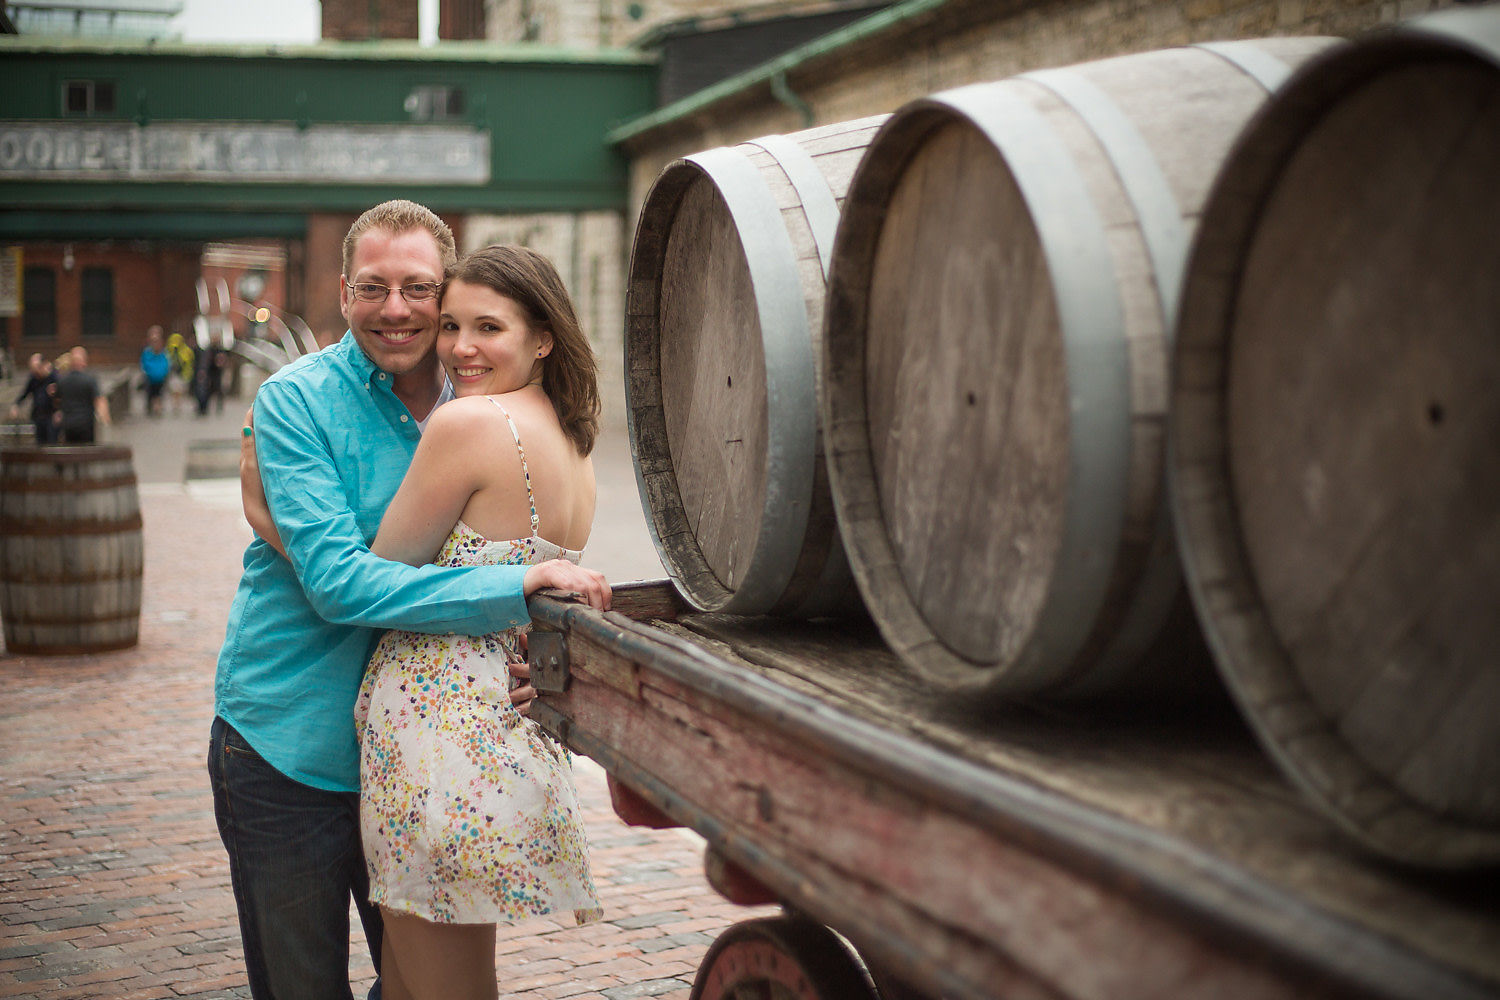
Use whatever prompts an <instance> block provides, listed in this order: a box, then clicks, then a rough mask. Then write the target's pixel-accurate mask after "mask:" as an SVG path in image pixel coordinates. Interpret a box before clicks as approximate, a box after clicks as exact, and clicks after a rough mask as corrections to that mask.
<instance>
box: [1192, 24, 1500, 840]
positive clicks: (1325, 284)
mask: <svg viewBox="0 0 1500 1000" xmlns="http://www.w3.org/2000/svg"><path fill="white" fill-rule="evenodd" d="M1497 178H1500V10H1497V9H1496V8H1493V7H1492V8H1489V9H1472V10H1455V11H1452V12H1448V13H1445V14H1442V15H1434V16H1433V17H1431V18H1428V19H1422V20H1419V21H1415V22H1411V23H1410V24H1409V25H1406V26H1403V27H1401V28H1399V29H1397V30H1395V31H1393V32H1389V33H1386V34H1384V35H1372V36H1370V37H1368V38H1366V39H1363V40H1361V41H1360V42H1358V43H1356V44H1355V45H1352V46H1350V47H1348V48H1345V49H1342V50H1339V51H1336V52H1331V53H1329V54H1328V55H1327V57H1326V58H1323V59H1319V60H1317V61H1316V62H1315V63H1312V64H1310V65H1308V66H1307V67H1306V68H1305V69H1304V70H1303V71H1302V72H1300V73H1299V74H1297V76H1296V77H1295V78H1294V79H1293V80H1292V81H1291V82H1289V84H1288V85H1287V87H1286V88H1285V90H1284V91H1283V92H1281V93H1280V94H1278V95H1277V98H1276V100H1275V101H1274V102H1273V103H1272V104H1271V105H1270V106H1269V107H1268V108H1267V109H1266V112H1265V113H1264V114H1263V115H1261V116H1259V117H1258V118H1257V119H1256V121H1255V123H1254V124H1253V126H1252V127H1251V128H1249V129H1247V130H1246V132H1245V134H1244V136H1243V137H1242V139H1241V140H1240V142H1239V143H1238V144H1237V146H1236V148H1235V150H1234V152H1233V153H1232V155H1231V156H1230V157H1229V159H1228V161H1227V162H1226V164H1225V167H1224V170H1223V173H1222V175H1221V176H1220V178H1219V179H1218V182H1217V183H1216V185H1215V187H1214V190H1213V193H1212V196H1211V197H1210V199H1209V200H1208V203H1207V205H1206V207H1205V211H1204V214H1203V220H1202V223H1201V228H1200V232H1199V234H1198V239H1197V242H1196V244H1195V246H1194V248H1193V254H1192V257H1191V259H1190V264H1189V269H1188V275H1187V279H1186V281H1185V283H1184V294H1183V299H1182V316H1181V324H1180V327H1179V335H1178V340H1177V344H1176V349H1175V357H1174V375H1175V387H1174V391H1173V406H1172V427H1171V430H1172V439H1173V454H1172V472H1173V475H1172V500H1173V508H1174V512H1175V514H1176V519H1177V525H1178V531H1179V537H1180V545H1181V548H1182V556H1183V563H1184V565H1185V567H1186V570H1187V578H1188V581H1189V586H1190V589H1191V591H1192V594H1193V598H1194V602H1195V604H1196V605H1197V607H1198V609H1199V616H1200V618H1201V620H1202V622H1203V627H1204V629H1205V631H1206V633H1207V634H1208V637H1209V640H1210V643H1211V645H1212V647H1213V649H1214V653H1215V658H1216V660H1217V662H1218V664H1219V667H1220V671H1221V673H1223V675H1224V676H1225V678H1226V679H1227V681H1228V683H1229V686H1230V687H1231V689H1232V690H1233V692H1234V694H1235V696H1236V698H1237V700H1238V701H1239V702H1240V704H1241V707H1242V709H1243V711H1244V714H1245V715H1246V716H1247V717H1248V718H1249V719H1250V721H1251V723H1252V724H1253V726H1254V727H1255V729H1256V730H1257V732H1258V733H1259V736H1260V737H1261V739H1262V742H1264V743H1265V745H1266V746H1267V747H1268V748H1269V749H1270V751H1271V753H1272V755H1273V756H1274V757H1275V758H1276V759H1277V760H1278V761H1279V763H1280V764H1281V766H1282V767H1283V769H1284V770H1285V771H1286V772H1287V773H1288V774H1289V775H1290V776H1291V777H1292V779H1293V780H1294V781H1295V782H1296V783H1297V784H1298V785H1299V786H1300V787H1301V788H1302V789H1303V790H1304V791H1305V792H1306V793H1307V794H1308V795H1309V796H1310V797H1311V798H1312V800H1313V801H1315V802H1317V803H1319V804H1320V805H1321V806H1322V807H1323V808H1324V809H1325V810H1326V811H1327V812H1328V813H1329V814H1330V815H1331V816H1333V817H1334V818H1335V819H1336V820H1337V821H1338V822H1339V823H1341V824H1342V825H1343V826H1344V827H1346V828H1347V829H1348V830H1350V831H1352V832H1353V833H1354V834H1356V835H1357V836H1358V837H1359V838H1360V839H1361V840H1362V841H1363V842H1364V843H1366V844H1368V845H1370V846H1372V847H1374V848H1376V849H1378V850H1380V851H1383V852H1385V853H1388V854H1390V855H1393V856H1395V857H1398V858H1401V859H1404V860H1406V861H1410V862H1417V863H1424V864H1432V865H1455V866H1457V865H1465V864H1470V863H1494V862H1495V861H1497V860H1500V723H1497V720H1500V659H1497V656H1500V615H1497V614H1496V603H1497V600H1500V460H1497V459H1500V451H1497V444H1500V392H1497V390H1496V386H1500V336H1497V331H1500V292H1497V291H1496V289H1497V288H1500V278H1497V273H1500V272H1497V264H1500V254H1497V252H1496V249H1495V246H1496V242H1495V241H1496V236H1495V234H1496V232H1497V231H1500V183H1497Z"/></svg>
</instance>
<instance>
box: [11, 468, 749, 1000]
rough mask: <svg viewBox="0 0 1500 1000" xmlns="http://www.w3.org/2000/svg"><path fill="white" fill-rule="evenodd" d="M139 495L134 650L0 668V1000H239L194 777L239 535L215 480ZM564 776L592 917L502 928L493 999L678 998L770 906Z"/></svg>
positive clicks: (223, 884) (678, 841)
mask: <svg viewBox="0 0 1500 1000" xmlns="http://www.w3.org/2000/svg"><path fill="white" fill-rule="evenodd" d="M141 492H142V508H143V517H144V521H145V527H144V535H145V544H146V578H145V596H144V599H143V602H142V604H143V606H142V615H141V641H140V645H139V646H137V647H136V648H134V649H131V650H127V651H124V652H120V653H112V654H105V655H98V656H91V657H20V656H12V655H9V654H6V655H4V656H3V657H0V997H37V998H46V1000H64V998H94V997H99V998H104V997H108V998H119V1000H127V998H139V1000H147V998H165V997H197V998H209V997H248V996H249V990H248V988H247V987H246V986H245V974H244V968H243V964H242V960H241V951H240V944H239V936H238V931H237V928H236V923H235V917H234V902H233V898H232V896H231V893H230V888H229V873H228V870H227V867H226V862H225V858H224V854H223V849H222V847H221V845H220V843H219V839H218V834H217V831H216V829H215V825H214V819H213V806H212V802H211V799H210V795H209V790H208V780H207V775H206V772H205V766H204V758H205V754H206V750H207V740H208V726H209V721H210V718H211V714H212V684H213V672H214V662H215V658H216V656H217V652H218V647H219V644H220V642H221V640H222V638H223V630H224V620H225V615H226V613H227V610H228V606H229V600H230V596H231V595H232V593H233V590H234V586H235V582H236V580H237V579H238V575H239V558H240V554H241V552H242V550H243V548H244V545H245V543H246V542H247V541H248V539H249V529H248V528H246V527H245V526H244V523H243V521H242V519H241V517H240V515H239V512H238V507H237V499H236V497H235V496H234V495H233V494H232V492H230V491H228V490H227V489H225V488H224V486H222V485H220V484H201V485H197V486H189V487H185V486H183V485H181V484H180V483H158V484H150V483H147V484H144V485H143V486H142V489H141ZM578 772H579V774H578V777H579V786H580V793H581V798H582V802H583V806H584V809H585V812H586V814H587V819H588V825H589V836H590V841H591V843H592V846H593V861H594V873H595V877H596V879H597V881H598V883H599V888H600V891H601V893H602V895H603V899H604V905H605V909H606V913H605V920H604V922H603V923H600V924H595V925H591V926H588V927H584V928H576V927H564V926H562V925H560V924H557V923H551V922H547V921H537V922H532V923H529V924H525V925H520V926H517V927H513V928H502V929H501V932H500V940H499V943H498V946H497V952H498V957H499V967H500V969H501V977H500V987H501V993H502V995H505V996H512V997H526V998H536V1000H557V998H565V997H571V998H575V1000H599V998H610V1000H626V998H631V997H646V996H661V997H679V998H685V997H686V996H687V995H688V990H689V987H690V985H691V983H692V979H693V975H694V971H695V970H696V968H697V965H698V962H699V961H700V960H701V958H702V956H703V953H704V952H705V950H706V949H707V948H708V945H709V944H710V942H711V941H712V939H713V938H714V936H715V935H716V934H717V933H718V932H719V931H720V930H721V929H722V928H724V927H726V926H728V925H729V924H731V923H734V922H736V921H738V920H742V919H748V918H750V917H755V916H761V915H764V914H765V913H766V912H769V911H768V910H765V909H760V910H757V909H746V908H742V907H737V906H734V905H732V904H730V903H727V902H725V901H724V900H722V899H721V898H720V897H718V896H717V895H715V894H714V893H713V891H712V890H711V889H709V888H708V886H707V884H706V882H705V881H704V879H703V876H702V851H701V841H699V840H698V839H697V838H696V836H694V835H692V834H689V833H686V832H684V831H647V830H639V829H634V828H630V827H626V826H624V825H623V824H622V823H620V822H619V820H617V819H616V818H615V816H614V813H613V812H612V810H611V809H610V806H609V799H608V793H607V791H606V790H605V785H604V778H603V774H602V772H601V771H599V769H598V768H597V767H595V766H594V765H593V764H592V763H591V762H589V761H586V760H581V761H580V767H579V769H578ZM355 926H356V927H357V922H356V923H355ZM353 943H354V958H353V959H352V961H351V973H350V974H351V980H352V982H353V983H354V985H355V993H356V996H362V995H363V989H364V988H366V987H368V985H369V983H370V981H371V979H372V975H373V973H372V969H371V966H370V962H369V957H368V955H367V953H366V951H365V948H364V943H363V940H362V938H360V937H359V935H358V932H357V931H356V932H355V938H354V942H353Z"/></svg>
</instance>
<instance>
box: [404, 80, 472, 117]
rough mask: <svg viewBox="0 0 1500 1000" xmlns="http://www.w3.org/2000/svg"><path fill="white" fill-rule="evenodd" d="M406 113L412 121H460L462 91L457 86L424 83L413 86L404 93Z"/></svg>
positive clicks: (462, 108) (462, 112) (462, 113)
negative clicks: (409, 91) (408, 91)
mask: <svg viewBox="0 0 1500 1000" xmlns="http://www.w3.org/2000/svg"><path fill="white" fill-rule="evenodd" d="M406 113H407V114H409V115H411V120H412V121H414V122H452V121H461V120H462V119H463V116H464V92H463V91H462V90H460V89H459V88H458V87H448V86H444V85H442V84H424V85H423V86H420V87H413V88H412V91H411V93H410V94H407V95H406Z"/></svg>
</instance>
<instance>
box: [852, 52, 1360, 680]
mask: <svg viewBox="0 0 1500 1000" xmlns="http://www.w3.org/2000/svg"><path fill="white" fill-rule="evenodd" d="M1330 43H1331V40H1328V39H1287V40H1266V41H1264V42H1258V43H1244V44H1246V45H1248V46H1249V50H1250V51H1253V52H1255V53H1258V54H1259V55H1261V56H1264V57H1265V60H1263V61H1266V62H1269V63H1276V62H1288V63H1292V64H1295V63H1296V62H1298V61H1301V60H1303V59H1305V58H1307V57H1308V56H1309V55H1310V54H1311V53H1312V52H1314V51H1316V50H1318V49H1320V48H1323V47H1325V46H1327V45H1329V44H1330ZM1265 95H1266V91H1265V88H1264V86H1263V84H1262V82H1261V81H1260V80H1259V79H1257V78H1255V77H1253V76H1251V75H1250V74H1248V73H1245V72H1242V71H1241V69H1240V68H1239V67H1238V66H1237V65H1236V64H1235V63H1234V62H1233V61H1231V60H1227V59H1225V58H1224V56H1223V55H1222V54H1221V53H1219V52H1210V51H1205V50H1202V49H1197V48H1187V49H1181V50H1169V51H1166V52H1159V53H1149V54H1145V55H1141V56H1133V57H1122V58H1119V59H1112V60H1104V61H1101V62H1098V63H1090V64H1084V65H1083V66H1077V67H1070V68H1068V69H1066V70H1058V71H1046V72H1041V73H1036V74H1028V75H1027V76H1026V77H1023V78H1018V79H1015V80H1010V81H1002V82H1000V83H995V84H982V85H977V86H974V87H966V88H960V89H959V90H957V91H951V92H945V93H944V94H938V95H934V96H933V97H932V98H929V99H927V100H924V101H919V102H914V103H913V104H912V105H909V106H907V107H905V108H903V109H902V110H900V111H898V113H897V114H896V115H895V116H893V117H892V119H891V121H890V122H889V123H887V125H886V127H885V128H884V129H883V130H882V132H881V134H880V135H879V136H878V137H877V138H876V140H875V141H874V142H873V143H872V145H871V148H870V150H869V151H868V152H867V154H866V157H865V160H864V161H863V162H862V163H861V165H860V168H859V171H858V173H857V175H856V177H855V178H854V181H853V183H852V184H851V187H850V191H849V195H848V202H847V203H846V205H845V207H844V213H843V218H842V222H841V228H840V233H839V240H838V252H837V253H838V259H837V260H836V261H835V266H834V271H833V275H832V277H831V281H830V295H829V299H830V301H829V307H828V310H829V311H828V317H827V336H826V338H825V343H824V364H825V372H824V393H825V400H824V410H825V427H826V428H827V433H828V440H829V455H830V469H831V476H832V479H833V492H834V497H835V502H836V507H837V509H838V512H839V515H840V519H841V524H842V526H843V529H844V533H845V540H846V545H847V546H848V548H849V550H850V558H851V561H852V563H853V565H854V568H855V575H856V578H857V579H858V580H859V582H860V589H861V593H862V595H863V596H864V598H865V601H866V604H867V605H868V606H870V607H871V610H872V613H873V614H874V617H875V618H876V620H877V622H878V623H880V624H881V625H882V631H883V633H884V634H885V636H886V638H887V640H888V641H889V642H890V643H891V644H892V645H893V646H896V647H899V648H903V649H908V650H911V651H912V652H911V653H910V655H909V656H908V657H907V659H908V662H909V663H910V664H911V665H912V666H913V667H914V668H916V669H917V670H919V671H921V672H922V673H924V674H926V675H927V676H929V677H932V678H934V679H935V680H938V681H939V682H940V683H943V684H944V685H946V686H951V687H954V688H957V689H961V690H965V691H969V692H975V693H986V694H1005V693H1013V692H1036V691H1051V692H1054V693H1062V692H1066V693H1095V692H1098V691H1102V690H1118V689H1119V688H1120V687H1121V686H1123V685H1128V684H1130V683H1133V682H1136V681H1140V682H1141V683H1149V678H1147V677H1145V676H1144V675H1140V674H1139V673H1138V672H1133V671H1132V670H1131V667H1132V665H1133V663H1134V661H1135V659H1136V658H1137V657H1138V656H1139V654H1140V653H1141V652H1142V650H1144V648H1145V647H1146V645H1148V644H1149V642H1150V641H1151V639H1152V637H1153V636H1154V635H1155V633H1156V632H1157V631H1159V629H1160V627H1161V625H1162V623H1163V622H1164V621H1165V620H1166V617H1167V615H1168V613H1169V611H1170V609H1171V607H1172V606H1173V604H1174V603H1175V600H1176V596H1175V595H1176V594H1177V593H1178V592H1179V591H1180V577H1179V575H1178V568H1177V560H1176V557H1175V553H1174V552H1173V551H1172V547H1171V543H1172V536H1171V530H1170V524H1169V519H1168V517H1167V515H1166V511H1165V509H1164V493H1165V488H1164V485H1163V482H1162V476H1163V451H1164V442H1165V429H1164V428H1165V412H1166V405H1167V395H1168V394H1167V380H1166V358H1167V337H1168V330H1169V329H1170V327H1171V320H1172V315H1171V310H1172V306H1173V304H1174V302H1175V290H1176V289H1175V284H1176V278H1175V277H1174V275H1175V274H1177V273H1180V270H1181V261H1182V258H1183V256H1184V255H1185V252H1186V239H1187V235H1188V234H1189V233H1190V232H1191V228H1192V225H1193V223H1194V220H1195V218H1196V213H1197V210H1198V205H1199V204H1200V203H1201V201H1202V198H1203V195H1204V193H1205V192H1206V190H1207V188H1208V186H1209V184H1210V182H1211V179H1212V174H1213V170H1214V167H1215V166H1216V164H1217V162H1218V160H1219V159H1220V158H1221V157H1222V156H1223V154H1224V153H1225V152H1226V151H1227V150H1228V148H1229V145H1230V143H1231V141H1232V139H1233V137H1234V135H1235V132H1236V130H1237V128H1238V127H1239V126H1240V124H1242V123H1243V121H1244V120H1245V119H1246V118H1248V117H1249V115H1250V114H1251V113H1253V112H1254V110H1255V109H1256V108H1257V107H1259V106H1260V104H1261V103H1262V102H1263V101H1264V99H1265ZM1028 130H1029V131H1028ZM966 185H967V186H966ZM923 209H932V211H930V212H924V211H923ZM936 219H941V221H940V222H939V221H934V220H936ZM1086 244H1087V245H1086ZM1080 254H1084V255H1086V256H1087V259H1088V260H1089V261H1090V262H1091V263H1087V264H1084V263H1080V260H1081V259H1082V258H1081V257H1080ZM931 261H938V262H941V266H943V267H945V268H946V271H945V272H944V274H943V275H941V276H938V277H934V276H932V275H931V274H929V273H928V272H927V271H925V270H924V264H928V262H931ZM976 261H977V263H976ZM964 268H967V269H968V273H967V275H965V274H960V273H958V272H959V271H960V270H962V269H964ZM913 290H915V291H913ZM924 296H925V297H924ZM914 298H915V299H919V300H920V304H918V305H914V304H913V299H914ZM893 317H894V318H893ZM934 327H935V329H933V328H934ZM976 329H982V330H985V331H987V334H988V335H987V336H978V335H973V336H972V337H970V335H971V333H972V330H976ZM966 338H969V339H966ZM943 351H947V352H948V353H949V355H950V356H949V357H947V358H946V359H938V360H934V359H933V357H932V355H934V354H938V353H941V352H943ZM944 366H946V367H944ZM984 376H988V378H987V379H986V378H985V377H984ZM934 388H936V389H937V391H938V392H940V393H941V394H944V395H945V397H946V398H945V399H944V400H943V401H942V402H941V404H940V405H941V408H942V411H943V416H942V420H946V421H947V423H946V424H944V425H943V426H941V427H938V428H937V429H936V430H934V429H932V427H927V428H924V427H922V426H919V425H920V423H921V421H922V420H923V419H926V418H927V416H928V415H929V414H930V413H931V412H932V410H933V409H934V405H933V403H932V402H931V401H928V402H927V404H926V407H925V409H926V411H927V413H926V414H924V413H923V412H922V410H923V408H922V407H919V406H918V405H917V404H918V402H919V401H922V400H924V398H926V397H927V396H929V395H930V394H931V393H932V392H933V390H934ZM931 423H932V424H934V425H936V424H937V423H938V421H936V420H933V421H931ZM948 442H960V444H959V445H957V446H954V445H950V444H948ZM953 468H959V469H961V470H964V471H963V472H962V473H961V474H960V477H959V478H960V479H961V480H963V481H961V482H958V483H956V484H954V483H953V482H952V481H951V480H952V479H953V478H954V477H953V476H952V475H951V474H948V476H947V478H948V480H949V481H948V482H945V481H944V474H945V473H944V470H947V469H953ZM974 510H977V511H978V512H979V515H978V517H977V518H976V517H974V516H972V515H971V513H970V512H971V511H974ZM893 567H894V569H895V572H894V576H895V580H894V582H893V580H892V576H893V573H892V569H893ZM876 605H879V606H878V607H876ZM897 621H899V622H901V623H902V624H901V625H899V626H898V625H896V624H893V623H895V622H897ZM908 629H910V630H912V631H911V632H910V633H908V631H907V630H908Z"/></svg>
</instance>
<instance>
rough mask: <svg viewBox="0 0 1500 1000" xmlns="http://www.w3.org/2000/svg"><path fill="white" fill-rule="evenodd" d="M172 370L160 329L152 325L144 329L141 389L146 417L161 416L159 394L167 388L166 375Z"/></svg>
mask: <svg viewBox="0 0 1500 1000" xmlns="http://www.w3.org/2000/svg"><path fill="white" fill-rule="evenodd" d="M171 370H172V362H171V360H170V359H169V358H168V357H167V350H166V345H165V343H164V342H163V340H162V329H161V327H159V326H156V325H152V326H150V327H148V328H147V329H146V346H145V347H144V348H143V349H142V350H141V377H142V379H143V380H144V383H145V384H144V385H143V387H142V388H144V389H145V390H146V416H148V417H159V416H161V406H162V402H161V394H162V390H164V389H165V388H166V387H167V375H168V374H169V373H170V372H171Z"/></svg>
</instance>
